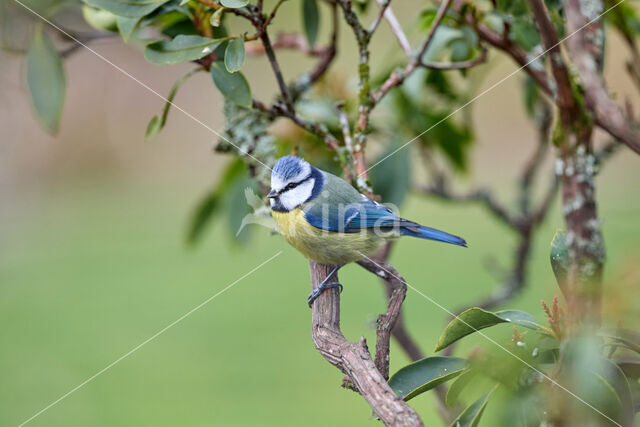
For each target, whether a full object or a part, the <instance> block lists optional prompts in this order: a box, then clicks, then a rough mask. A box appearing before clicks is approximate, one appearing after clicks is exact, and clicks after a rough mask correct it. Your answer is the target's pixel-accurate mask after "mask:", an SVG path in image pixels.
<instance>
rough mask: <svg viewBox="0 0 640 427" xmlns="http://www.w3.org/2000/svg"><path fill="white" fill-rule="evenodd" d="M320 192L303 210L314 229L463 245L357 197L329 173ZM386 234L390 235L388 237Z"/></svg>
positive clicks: (445, 234)
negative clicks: (367, 232)
mask: <svg viewBox="0 0 640 427" xmlns="http://www.w3.org/2000/svg"><path fill="white" fill-rule="evenodd" d="M326 176H327V181H328V182H327V185H325V187H324V189H323V192H322V193H321V194H320V195H319V196H318V197H316V198H315V199H314V200H313V201H311V203H306V204H305V205H304V206H303V207H302V210H303V211H304V215H305V219H306V220H307V222H309V224H310V225H312V226H313V227H316V228H319V229H321V230H326V231H332V232H336V233H358V232H360V231H362V230H365V229H373V230H379V231H382V232H384V233H385V234H387V236H388V237H391V236H393V235H395V236H412V237H418V238H421V239H429V240H436V241H439V242H445V243H451V244H454V245H459V246H466V245H467V244H466V242H465V241H464V239H462V238H460V237H458V236H454V235H453V234H449V233H445V232H444V231H440V230H436V229H435V228H430V227H425V226H422V225H420V224H417V223H415V222H413V221H409V220H406V219H404V218H400V217H399V216H397V215H396V214H394V213H393V212H392V211H391V210H390V209H389V208H387V207H386V206H384V205H382V204H380V203H377V202H375V201H373V200H371V199H370V198H368V197H366V196H364V195H363V194H360V193H359V192H358V191H356V190H355V189H354V188H353V187H351V185H349V184H348V183H347V182H345V181H343V180H342V179H340V178H338V177H335V176H333V175H330V174H326ZM389 233H390V234H391V236H389Z"/></svg>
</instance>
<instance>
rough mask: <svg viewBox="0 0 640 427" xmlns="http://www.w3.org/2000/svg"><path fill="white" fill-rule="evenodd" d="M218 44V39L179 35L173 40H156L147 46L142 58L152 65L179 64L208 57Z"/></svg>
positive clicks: (220, 41) (219, 41)
mask: <svg viewBox="0 0 640 427" xmlns="http://www.w3.org/2000/svg"><path fill="white" fill-rule="evenodd" d="M220 43H222V40H220V39H210V38H208V37H201V36H192V35H188V36H186V35H179V36H176V37H175V38H174V39H173V40H158V41H156V42H152V43H150V44H148V45H147V47H146V49H145V50H144V57H145V58H147V60H148V61H150V62H153V63H154V64H159V65H166V64H179V63H181V62H188V61H194V60H196V59H200V58H202V57H204V56H207V55H209V54H210V53H211V52H213V50H214V49H215V48H216V47H218V45H219V44H220Z"/></svg>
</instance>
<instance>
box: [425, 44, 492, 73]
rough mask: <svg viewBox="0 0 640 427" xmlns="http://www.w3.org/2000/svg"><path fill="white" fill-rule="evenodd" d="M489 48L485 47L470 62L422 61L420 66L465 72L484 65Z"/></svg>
mask: <svg viewBox="0 0 640 427" xmlns="http://www.w3.org/2000/svg"><path fill="white" fill-rule="evenodd" d="M487 53H488V52H487V48H485V47H484V46H483V47H482V49H481V50H480V55H478V57H477V58H474V59H469V60H468V61H459V62H426V61H421V62H420V66H421V67H424V68H430V69H432V70H464V69H467V68H473V67H475V66H476V65H479V64H482V63H483V62H486V60H487Z"/></svg>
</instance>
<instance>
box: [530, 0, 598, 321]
mask: <svg viewBox="0 0 640 427" xmlns="http://www.w3.org/2000/svg"><path fill="white" fill-rule="evenodd" d="M529 3H530V4H531V8H532V10H533V14H534V17H535V21H536V25H537V26H538V29H539V31H540V34H541V37H542V43H543V46H544V48H545V50H549V51H550V61H549V62H550V65H551V71H552V74H553V77H554V80H555V82H556V86H557V97H558V99H557V104H558V109H559V122H558V124H557V128H556V134H555V143H556V145H557V146H558V149H559V158H558V167H557V170H556V172H557V174H558V175H559V177H560V184H561V193H562V207H563V213H564V217H565V222H566V225H567V232H566V240H567V241H566V243H567V246H568V249H569V261H570V268H569V275H568V280H567V282H566V283H563V284H560V286H561V288H562V291H563V293H564V295H565V298H566V300H567V308H568V315H569V325H570V327H572V328H574V327H577V326H578V325H584V324H589V325H598V324H599V323H600V300H601V293H602V290H601V278H602V277H601V276H602V265H603V263H604V254H605V249H604V242H603V239H602V234H601V231H600V221H599V220H598V216H597V210H596V200H595V171H596V167H595V156H594V155H593V153H592V134H593V122H592V120H590V118H589V117H588V115H587V114H588V113H587V111H586V110H585V109H584V107H585V106H584V105H582V103H581V102H580V99H579V97H580V93H579V92H578V89H576V88H575V87H574V85H573V84H572V82H571V76H570V74H569V71H568V67H567V66H566V64H565V60H564V58H563V57H562V55H561V52H560V48H559V41H558V36H557V34H556V32H555V28H554V27H553V25H552V23H551V19H550V17H549V11H548V10H547V8H546V6H545V4H544V2H543V1H542V0H530V2H529ZM595 3H596V2H594V5H593V6H597V5H595ZM565 6H566V7H565V10H567V9H569V8H570V7H576V5H575V2H574V1H573V0H568V1H567V2H565ZM567 14H569V11H568V10H567ZM571 21H572V20H571V18H570V19H569V24H570V25H569V29H568V30H569V31H570V32H571V31H575V30H578V29H579V28H582V27H575V25H577V24H576V22H575V19H574V22H573V25H572V22H571ZM586 22H587V21H586V20H585V23H586ZM599 26H600V24H599V23H597V22H594V23H593V24H591V25H590V26H589V27H588V28H583V29H582V31H584V32H587V33H588V32H593V31H596V32H597V31H598V29H599V31H600V32H601V31H602V29H601V28H600V27H599ZM582 31H579V32H578V33H576V35H575V36H574V37H575V38H574V39H570V43H571V46H570V47H571V50H573V51H574V55H573V56H574V57H575V56H578V57H581V58H584V57H585V56H588V57H589V58H590V60H591V61H592V62H591V64H592V65H593V68H594V70H597V69H598V68H599V67H598V65H597V64H600V61H601V55H602V50H601V48H602V46H598V43H599V41H598V40H597V39H596V34H595V33H594V34H592V35H591V37H588V36H587V35H584V34H583V35H580V33H582ZM587 39H589V40H587ZM577 40H578V41H577ZM578 51H579V52H581V53H580V54H577V53H576V52H578ZM596 73H597V71H596Z"/></svg>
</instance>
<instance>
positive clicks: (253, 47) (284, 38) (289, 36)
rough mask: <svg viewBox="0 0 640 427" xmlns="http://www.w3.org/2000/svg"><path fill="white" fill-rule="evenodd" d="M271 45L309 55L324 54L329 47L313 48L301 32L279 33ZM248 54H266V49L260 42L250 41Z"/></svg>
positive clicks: (247, 49) (274, 47) (275, 47)
mask: <svg viewBox="0 0 640 427" xmlns="http://www.w3.org/2000/svg"><path fill="white" fill-rule="evenodd" d="M271 47H272V48H273V49H274V50H276V49H292V50H297V51H299V52H302V53H304V54H305V55H307V56H322V55H324V54H325V51H326V50H327V49H329V47H327V48H324V49H319V48H311V47H309V43H307V39H306V38H305V37H304V36H302V34H299V33H278V35H277V36H276V38H275V40H273V42H272V43H271ZM246 51H247V55H249V56H260V55H264V54H265V52H266V50H265V48H264V46H263V45H262V44H260V43H248V44H247V47H246Z"/></svg>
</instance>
